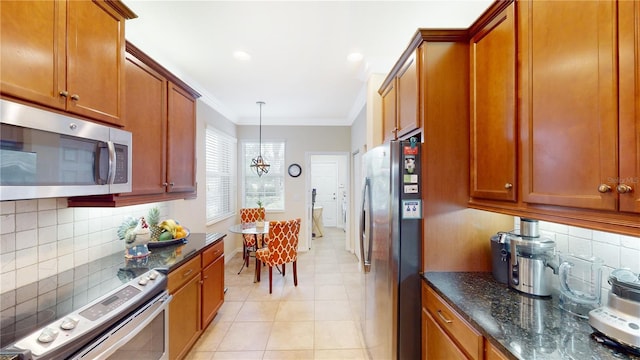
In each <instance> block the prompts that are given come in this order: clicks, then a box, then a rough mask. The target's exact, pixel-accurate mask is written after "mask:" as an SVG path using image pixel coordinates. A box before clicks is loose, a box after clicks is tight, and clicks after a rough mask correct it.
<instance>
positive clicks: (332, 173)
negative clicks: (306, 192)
mask: <svg viewBox="0 0 640 360" xmlns="http://www.w3.org/2000/svg"><path fill="white" fill-rule="evenodd" d="M311 179H312V180H311V187H312V188H313V189H316V204H315V205H316V206H322V222H323V224H324V226H337V224H338V222H337V217H338V163H337V162H335V161H331V162H317V163H316V162H314V163H312V164H311Z"/></svg>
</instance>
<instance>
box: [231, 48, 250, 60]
mask: <svg viewBox="0 0 640 360" xmlns="http://www.w3.org/2000/svg"><path fill="white" fill-rule="evenodd" d="M233 57H234V58H235V59H236V60H240V61H249V60H251V55H249V54H248V53H246V52H244V51H242V50H238V51H234V52H233Z"/></svg>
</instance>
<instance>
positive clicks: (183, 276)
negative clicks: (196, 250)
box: [167, 255, 200, 294]
mask: <svg viewBox="0 0 640 360" xmlns="http://www.w3.org/2000/svg"><path fill="white" fill-rule="evenodd" d="M199 273H200V255H198V256H196V257H194V258H193V259H191V260H189V261H188V262H187V263H186V264H184V265H182V266H180V267H179V268H177V269H176V270H173V271H172V272H170V273H169V276H168V277H167V282H168V284H167V289H168V290H169V293H170V294H173V293H174V292H175V291H176V290H178V289H179V288H180V287H181V286H182V285H184V284H185V283H186V282H187V281H189V279H191V278H193V277H194V276H196V275H197V274H199Z"/></svg>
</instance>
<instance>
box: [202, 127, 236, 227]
mask: <svg viewBox="0 0 640 360" xmlns="http://www.w3.org/2000/svg"><path fill="white" fill-rule="evenodd" d="M236 144H237V141H236V139H235V138H233V137H231V136H229V135H226V134H224V133H222V132H220V131H218V130H216V129H214V128H213V127H211V126H209V125H207V128H206V145H205V146H206V162H207V164H206V171H207V195H206V196H207V223H208V224H212V223H215V222H217V221H220V220H222V219H225V218H227V217H229V216H233V215H234V214H235V212H236V149H237V147H236Z"/></svg>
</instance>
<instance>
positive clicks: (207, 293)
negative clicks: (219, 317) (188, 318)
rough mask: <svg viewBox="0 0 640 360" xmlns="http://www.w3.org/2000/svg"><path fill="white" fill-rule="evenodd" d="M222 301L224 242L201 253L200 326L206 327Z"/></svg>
mask: <svg viewBox="0 0 640 360" xmlns="http://www.w3.org/2000/svg"><path fill="white" fill-rule="evenodd" d="M223 302H224V242H223V241H220V242H218V243H217V244H215V245H213V246H212V247H211V248H209V249H207V250H205V251H204V252H203V253H202V328H203V329H204V328H206V327H207V326H208V325H209V323H211V320H213V318H214V317H215V316H216V314H217V313H218V310H219V309H220V307H221V306H222V303H223Z"/></svg>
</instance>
